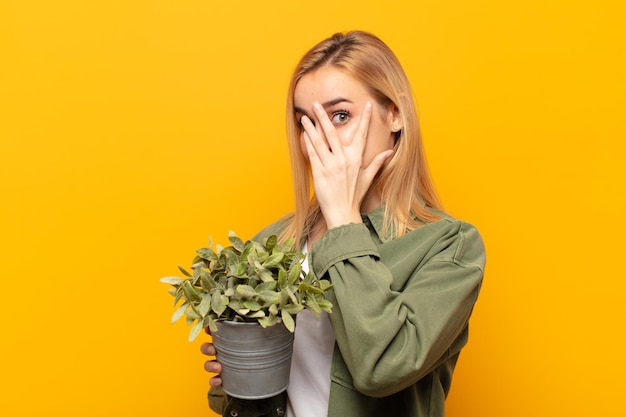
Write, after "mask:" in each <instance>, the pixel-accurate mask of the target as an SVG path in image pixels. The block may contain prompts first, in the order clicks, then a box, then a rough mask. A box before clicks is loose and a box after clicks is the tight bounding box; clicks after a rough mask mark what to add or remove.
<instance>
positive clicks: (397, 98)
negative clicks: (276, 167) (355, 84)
mask: <svg viewBox="0 0 626 417" xmlns="http://www.w3.org/2000/svg"><path fill="white" fill-rule="evenodd" d="M324 66H329V67H333V68H337V69H339V70H340V71H342V72H344V73H345V74H346V75H349V76H351V77H352V78H354V79H356V80H358V81H359V82H361V83H362V84H363V85H364V86H366V87H367V88H368V89H369V92H370V94H371V95H372V97H374V99H375V100H376V101H378V102H379V103H380V104H381V105H383V106H387V105H389V104H393V105H395V106H396V108H397V109H398V114H399V116H400V118H401V120H402V130H401V131H400V132H398V133H397V135H396V143H395V146H394V155H393V156H392V158H391V159H390V160H388V161H387V162H386V163H385V165H384V166H383V167H382V168H381V170H380V172H379V173H378V175H377V176H376V178H375V179H374V182H373V184H372V187H375V190H376V191H377V193H378V194H379V196H380V198H381V201H382V202H383V204H384V205H385V213H384V222H383V223H384V231H385V233H387V232H391V233H390V236H388V237H392V238H393V237H398V236H402V235H403V234H405V233H406V232H407V231H410V230H414V229H416V228H418V227H420V226H421V225H423V224H424V223H426V222H431V221H435V220H437V219H439V218H440V216H439V215H437V214H435V213H434V212H433V211H432V210H431V208H432V209H437V210H442V205H441V203H440V201H439V198H438V197H437V193H436V191H435V187H434V185H433V183H432V181H431V178H430V174H429V172H428V166H427V164H426V158H425V155H424V148H423V145H422V139H421V134H420V129H419V123H418V118H417V109H416V107H415V102H414V100H413V95H412V93H411V86H410V84H409V81H408V78H407V76H406V74H405V73H404V70H403V69H402V66H401V65H400V62H399V61H398V59H397V58H396V56H395V55H394V53H393V52H392V51H391V49H389V47H388V46H387V45H386V44H385V43H384V42H382V41H381V40H380V39H379V38H377V37H376V36H374V35H372V34H370V33H367V32H362V31H352V32H348V33H345V34H343V33H337V34H335V35H333V36H331V37H330V38H328V39H325V40H323V41H322V42H320V43H319V44H317V45H316V46H314V47H313V48H312V49H310V50H309V51H308V52H307V53H306V54H305V55H304V56H303V57H302V59H301V60H300V62H299V63H298V64H297V66H296V68H295V70H294V73H293V76H292V79H291V82H290V85H289V92H288V96H287V135H288V141H289V151H290V155H291V166H292V175H293V185H294V192H295V205H296V207H295V213H293V214H291V215H290V216H288V220H287V222H286V224H285V227H284V229H283V231H282V233H281V239H286V238H288V237H289V236H292V237H295V238H296V242H302V241H303V239H306V238H307V237H308V235H309V234H310V233H311V231H312V229H313V227H315V225H316V223H317V221H318V220H319V219H320V218H321V211H320V208H319V205H318V203H317V200H316V198H315V196H314V195H313V196H312V191H311V173H310V166H309V164H308V162H307V160H306V158H305V157H304V155H303V154H302V151H301V148H300V126H299V124H298V120H296V117H295V112H294V92H295V88H296V85H297V84H298V81H299V80H300V79H301V78H302V76H303V75H305V74H307V73H309V72H311V71H315V70H316V69H318V68H320V67H324Z"/></svg>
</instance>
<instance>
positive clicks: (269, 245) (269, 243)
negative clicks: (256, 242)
mask: <svg viewBox="0 0 626 417" xmlns="http://www.w3.org/2000/svg"><path fill="white" fill-rule="evenodd" d="M277 242H278V236H276V235H271V236H269V237H268V238H267V239H265V244H264V246H265V248H266V249H267V251H268V252H269V251H271V250H272V249H274V247H275V246H276V243H277Z"/></svg>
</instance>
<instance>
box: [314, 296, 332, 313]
mask: <svg viewBox="0 0 626 417" xmlns="http://www.w3.org/2000/svg"><path fill="white" fill-rule="evenodd" d="M317 303H318V305H319V306H320V308H321V309H322V310H324V311H325V312H327V313H331V312H332V310H333V303H331V302H330V301H328V300H326V299H321V300H317Z"/></svg>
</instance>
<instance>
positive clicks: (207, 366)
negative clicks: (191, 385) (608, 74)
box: [204, 361, 222, 374]
mask: <svg viewBox="0 0 626 417" xmlns="http://www.w3.org/2000/svg"><path fill="white" fill-rule="evenodd" d="M204 370H205V371H207V372H211V373H214V374H219V373H220V372H222V365H220V364H219V362H216V361H206V362H204Z"/></svg>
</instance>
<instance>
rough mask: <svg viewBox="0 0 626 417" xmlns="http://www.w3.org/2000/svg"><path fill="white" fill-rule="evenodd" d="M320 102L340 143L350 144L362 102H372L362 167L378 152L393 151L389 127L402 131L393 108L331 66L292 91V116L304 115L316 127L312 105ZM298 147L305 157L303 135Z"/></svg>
mask: <svg viewBox="0 0 626 417" xmlns="http://www.w3.org/2000/svg"><path fill="white" fill-rule="evenodd" d="M315 102H317V103H320V104H321V105H322V107H323V108H324V110H326V114H328V118H329V119H330V121H331V122H332V123H333V125H334V126H335V130H336V131H337V136H338V138H339V140H340V141H341V143H342V144H345V145H347V144H349V143H351V141H352V137H353V136H354V133H355V131H356V129H357V126H358V125H359V120H360V118H361V114H362V112H363V110H364V108H365V103H367V102H370V103H372V118H371V120H370V125H369V130H368V135H367V142H366V145H365V150H364V151H363V166H367V165H368V164H369V163H370V162H371V161H372V159H373V158H374V157H375V156H376V155H378V154H379V153H381V152H383V151H385V150H387V149H392V148H393V145H394V142H395V133H394V132H393V131H392V126H393V125H394V123H395V125H396V126H397V128H398V129H399V128H401V127H402V126H400V125H399V123H400V118H399V117H398V111H397V109H396V108H395V106H394V105H390V106H388V107H385V106H382V105H380V104H379V103H377V102H376V100H375V99H374V97H372V96H371V95H370V93H369V92H368V90H367V88H365V86H364V85H363V84H361V83H360V82H359V81H357V80H355V79H354V78H352V77H350V76H349V75H346V74H345V73H343V72H342V71H340V70H338V69H336V68H333V67H322V68H319V69H317V70H315V71H312V72H309V73H307V74H305V75H304V76H303V77H302V78H300V81H298V84H296V88H295V92H294V111H295V117H296V119H297V120H298V121H299V120H300V119H301V118H302V116H304V115H306V116H307V117H308V118H309V119H311V120H312V121H313V123H315V124H316V126H319V121H318V120H317V118H316V116H315V113H314V111H313V103H315ZM300 147H301V149H302V152H303V153H304V155H305V156H307V152H306V147H305V146H304V140H303V136H302V135H300Z"/></svg>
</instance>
